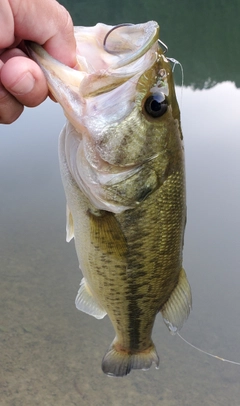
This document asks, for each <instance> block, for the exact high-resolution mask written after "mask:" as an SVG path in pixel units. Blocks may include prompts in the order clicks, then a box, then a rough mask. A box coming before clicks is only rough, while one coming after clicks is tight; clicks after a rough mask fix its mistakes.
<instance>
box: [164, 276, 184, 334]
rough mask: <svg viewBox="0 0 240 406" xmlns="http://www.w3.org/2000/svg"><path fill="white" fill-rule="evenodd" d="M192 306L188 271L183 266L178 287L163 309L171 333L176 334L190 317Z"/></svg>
mask: <svg viewBox="0 0 240 406" xmlns="http://www.w3.org/2000/svg"><path fill="white" fill-rule="evenodd" d="M191 307H192V295H191V288H190V285H189V282H188V280H187V276H186V273H185V271H184V269H183V268H182V270H181V272H180V275H179V280H178V284H177V286H176V288H175V289H174V291H173V292H172V294H171V296H170V298H169V299H168V301H167V303H165V305H164V306H163V308H162V309H161V313H162V316H163V320H164V322H165V324H166V325H167V327H168V329H169V331H170V333H171V334H176V333H177V332H178V331H179V330H180V329H181V327H182V325H183V323H184V321H185V320H186V319H187V318H188V315H189V313H190V310H191Z"/></svg>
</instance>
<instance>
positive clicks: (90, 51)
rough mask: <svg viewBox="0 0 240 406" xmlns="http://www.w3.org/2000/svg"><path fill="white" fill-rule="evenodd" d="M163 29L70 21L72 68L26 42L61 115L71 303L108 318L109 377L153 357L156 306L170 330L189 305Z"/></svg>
mask: <svg viewBox="0 0 240 406" xmlns="http://www.w3.org/2000/svg"><path fill="white" fill-rule="evenodd" d="M159 30H160V28H159V25H158V23H157V22H155V21H148V22H146V23H141V24H119V25H118V26H111V25H106V24H102V23H98V24H96V25H95V26H93V27H75V38H76V44H77V50H76V52H77V61H78V63H77V66H76V67H75V68H74V69H72V68H70V67H68V66H65V65H64V64H62V63H60V62H59V61H57V60H55V59H54V58H53V57H51V56H50V55H49V54H48V53H47V52H46V51H45V50H44V49H43V48H42V47H41V46H40V45H38V44H35V43H31V44H29V50H30V51H29V52H30V55H31V57H32V58H33V59H34V60H35V61H36V62H37V63H38V64H39V66H40V67H41V69H42V70H43V72H44V74H45V76H46V79H47V82H48V87H49V90H50V93H51V94H52V95H53V97H54V98H55V99H56V101H57V102H59V103H60V104H61V106H62V108H63V110H64V113H65V116H66V119H67V120H66V124H65V126H64V128H63V130H62V132H61V134H60V139H59V162H60V172H61V177H62V182H63V186H64V190H65V195H66V201H67V226H66V229H67V241H70V240H71V239H72V238H74V242H75V248H76V252H77V256H78V261H79V267H80V270H81V272H82V274H83V278H82V280H81V283H80V288H79V291H78V294H77V297H76V301H75V304H76V307H77V309H79V310H81V311H82V312H85V313H87V314H89V315H92V316H94V317H95V318H97V319H102V318H103V317H104V316H106V315H108V317H109V319H110V321H111V323H112V325H113V328H114V331H115V338H114V340H113V342H112V343H111V345H110V346H109V348H108V349H107V351H106V354H105V355H104V357H103V359H102V371H103V372H104V373H105V374H107V375H109V376H117V377H122V376H125V375H127V374H129V372H130V371H131V370H133V369H141V370H148V369H149V368H150V367H151V366H152V364H155V367H156V368H158V367H159V356H158V354H157V351H156V348H155V345H154V343H153V341H152V338H151V335H152V329H153V326H154V322H155V318H156V316H157V314H158V313H161V314H162V317H163V320H164V322H165V324H166V326H167V328H168V330H169V331H170V333H171V334H176V333H177V332H178V331H179V330H180V329H181V327H182V325H183V323H184V321H185V320H186V319H187V318H188V315H189V313H190V310H191V305H192V297H191V288H190V285H189V282H188V280H187V276H186V273H185V270H184V268H183V265H182V262H183V244H184V231H185V225H186V186H185V165H184V146H183V135H182V130H181V122H180V110H179V106H178V102H177V99H176V94H175V85H174V79H173V74H172V68H171V63H170V60H169V59H168V58H167V57H166V55H165V51H166V50H165V49H164V47H163V46H162V45H161V44H162V43H161V41H160V40H159Z"/></svg>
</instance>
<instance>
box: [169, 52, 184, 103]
mask: <svg viewBox="0 0 240 406" xmlns="http://www.w3.org/2000/svg"><path fill="white" fill-rule="evenodd" d="M167 60H168V61H169V62H172V63H173V67H172V72H174V69H175V67H176V65H179V66H180V69H181V75H182V83H181V108H182V100H183V85H184V72H183V66H182V64H181V62H179V61H177V59H175V58H169V57H167Z"/></svg>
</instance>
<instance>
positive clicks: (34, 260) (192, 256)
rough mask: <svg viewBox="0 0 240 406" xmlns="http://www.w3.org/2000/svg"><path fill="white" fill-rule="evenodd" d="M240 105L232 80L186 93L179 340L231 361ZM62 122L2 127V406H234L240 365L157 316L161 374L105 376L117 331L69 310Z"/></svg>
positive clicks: (28, 115) (44, 114) (237, 301)
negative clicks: (184, 286) (189, 304)
mask: <svg viewBox="0 0 240 406" xmlns="http://www.w3.org/2000/svg"><path fill="white" fill-rule="evenodd" d="M102 3H103V2H102ZM141 3H142V2H141ZM163 3H164V5H166V4H167V2H163ZM165 3H166V4H165ZM169 3H170V2H169ZM222 3H224V2H221V4H222ZM84 4H85V6H86V4H87V3H84ZM96 4H97V3H95V7H97V5H96ZM118 4H119V2H118ZM128 4H129V3H128ZM144 4H145V3H144ZM149 4H150V5H151V4H155V3H154V2H153V0H152V1H150V0H149ZM123 5H125V3H124V2H123ZM129 7H130V6H129ZM131 7H132V6H131ZM145 10H146V7H145ZM169 18H170V17H169ZM124 20H128V19H125V18H124ZM166 42H167V41H166ZM167 43H168V42H167ZM168 44H169V43H168ZM179 52H180V51H179ZM180 53H181V52H180ZM171 56H175V55H173V54H172V55H171ZM179 59H181V60H182V58H180V57H179ZM185 77H186V73H185ZM232 81H234V79H233V80H232ZM178 93H180V89H178ZM239 105H240V91H239V90H238V89H237V88H236V87H235V85H234V84H233V83H230V82H224V83H222V84H219V85H217V86H215V87H213V88H211V89H208V90H201V91H200V90H195V91H194V90H192V89H191V88H184V89H183V98H182V105H181V111H182V127H183V133H184V136H185V147H186V166H187V195H188V225H187V230H186V239H185V250H184V264H185V269H186V271H187V274H188V278H189V281H190V283H191V286H192V292H193V311H192V313H191V315H190V318H189V320H188V321H187V323H186V324H185V325H184V328H183V330H182V335H183V336H184V337H186V338H187V339H188V340H189V341H191V342H192V343H193V344H195V345H196V346H198V347H200V348H203V349H205V350H207V351H210V352H212V353H214V354H217V355H219V356H222V357H224V358H228V359H232V360H236V361H240V344H239V336H240V323H239V321H238V320H239V310H238V309H239V305H240V297H239V286H240V279H239V278H240V277H239V267H240V253H239V239H240V235H239V233H240V231H239V230H240V216H239V205H240V187H239V173H240V160H239V156H240V140H239V128H240V117H239V113H238V106H239ZM63 122H64V117H63V115H62V112H61V109H60V108H59V106H57V105H56V104H54V103H53V102H51V101H47V102H46V103H44V104H43V105H42V106H40V107H39V108H37V109H32V110H31V109H27V110H26V112H25V113H24V115H23V116H22V117H21V118H20V119H19V120H18V121H17V122H16V123H15V124H13V125H11V126H1V127H0V189H1V198H0V202H1V205H0V226H1V233H0V280H1V285H0V307H1V317H0V365H1V366H0V393H1V406H9V405H11V406H23V405H24V406H30V405H31V406H32V405H39V406H45V405H46V406H54V405H58V406H73V405H81V406H85V405H86V406H88V405H91V406H103V405H107V406H108V405H114V406H115V405H116V406H122V405H123V404H124V405H126V406H135V405H138V404H144V405H149V406H153V405H154V406H155V405H161V406H193V405H194V406H200V405H202V404H204V405H209V406H213V405H214V406H215V405H217V406H225V405H232V406H238V405H239V397H240V387H239V374H240V368H239V367H237V366H234V365H230V364H226V363H223V362H221V361H217V360H213V359H211V358H209V357H207V356H205V355H203V354H201V353H199V352H197V351H195V350H193V349H192V348H190V347H188V346H187V345H186V344H185V343H184V342H182V341H181V340H180V338H179V337H172V336H170V335H169V333H168V331H167V328H166V327H165V326H164V324H163V322H162V320H161V317H159V318H158V319H157V321H156V323H155V328H154V334H153V340H154V342H155V344H156V347H157V350H158V352H159V355H160V368H159V370H155V369H154V368H152V369H150V370H149V371H148V372H142V371H133V372H131V374H130V375H129V376H128V377H126V378H122V379H114V378H109V377H107V376H105V375H104V374H103V373H102V371H101V359H102V356H103V355H104V353H105V351H106V349H107V347H108V345H109V343H110V342H111V341H112V339H113V334H114V333H113V329H112V327H111V325H110V322H109V321H108V319H107V318H105V319H104V320H101V321H98V320H95V319H94V318H92V317H90V316H88V315H85V314H83V313H81V312H78V311H77V310H76V309H75V305H74V299H75V295H76V293H77V290H78V285H79V282H80V279H81V276H80V272H79V269H78V262H77V257H76V253H75V249H74V246H73V244H72V243H70V244H67V243H66V242H65V197H64V194H63V189H62V185H61V181H60V175H59V170H58V159H57V138H58V133H59V131H60V129H61V127H62V125H63Z"/></svg>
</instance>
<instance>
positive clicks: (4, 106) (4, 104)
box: [0, 61, 23, 124]
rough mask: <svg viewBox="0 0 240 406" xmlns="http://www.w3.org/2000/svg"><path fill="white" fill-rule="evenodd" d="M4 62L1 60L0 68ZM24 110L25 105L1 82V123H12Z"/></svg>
mask: <svg viewBox="0 0 240 406" xmlns="http://www.w3.org/2000/svg"><path fill="white" fill-rule="evenodd" d="M2 66H3V63H2V62H1V61H0V70H1V67H2ZM0 73H1V71H0ZM22 112H23V105H22V104H20V103H19V102H18V101H17V100H16V99H15V97H13V96H12V95H11V94H10V93H9V92H8V91H7V90H6V89H5V88H4V87H3V86H2V84H1V82H0V123H1V124H11V123H13V122H14V121H15V120H17V118H18V117H19V116H20V115H21V113H22Z"/></svg>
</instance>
